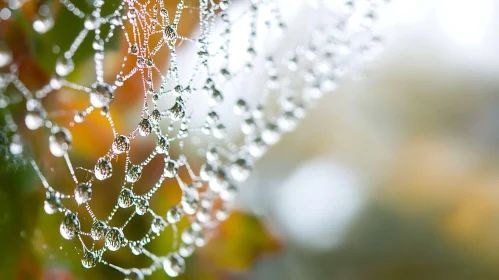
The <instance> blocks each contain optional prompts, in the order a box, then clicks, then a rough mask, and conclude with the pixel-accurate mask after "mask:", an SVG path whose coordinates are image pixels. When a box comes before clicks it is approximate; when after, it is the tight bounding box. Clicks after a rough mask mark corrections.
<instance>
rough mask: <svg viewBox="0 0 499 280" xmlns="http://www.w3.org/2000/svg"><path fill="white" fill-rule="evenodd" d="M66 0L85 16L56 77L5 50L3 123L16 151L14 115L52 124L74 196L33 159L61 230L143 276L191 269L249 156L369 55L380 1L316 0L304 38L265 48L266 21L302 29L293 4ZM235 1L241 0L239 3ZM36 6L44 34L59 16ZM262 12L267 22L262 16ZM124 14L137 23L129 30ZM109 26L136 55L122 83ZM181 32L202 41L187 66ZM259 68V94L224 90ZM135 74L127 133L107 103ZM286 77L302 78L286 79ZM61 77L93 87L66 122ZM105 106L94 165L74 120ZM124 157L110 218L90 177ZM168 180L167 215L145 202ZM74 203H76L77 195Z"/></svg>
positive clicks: (92, 261) (269, 25) (88, 250)
mask: <svg viewBox="0 0 499 280" xmlns="http://www.w3.org/2000/svg"><path fill="white" fill-rule="evenodd" d="M187 2H188V3H187ZM231 2H235V3H231ZM236 2H237V3H236ZM60 3H61V4H62V5H63V6H64V7H65V8H66V9H68V10H69V11H70V12H71V13H72V14H74V16H76V17H78V18H81V19H84V24H83V26H82V27H81V31H80V33H79V35H78V36H77V37H76V38H75V40H74V41H73V43H72V45H71V47H70V48H69V49H67V50H63V51H64V52H63V54H62V55H61V57H60V58H59V59H58V61H57V63H56V67H55V69H54V70H55V71H54V73H53V74H54V75H53V78H52V79H51V80H50V82H49V83H48V84H47V85H46V86H44V87H42V88H40V89H35V90H31V89H28V88H27V87H26V86H25V85H24V83H23V81H21V80H20V78H19V77H18V75H17V70H18V69H17V65H16V64H15V63H14V62H13V61H12V54H11V52H10V50H8V49H6V48H5V47H3V48H2V49H0V67H3V68H2V69H5V68H7V69H8V70H7V71H4V72H3V73H1V74H0V107H1V108H3V111H4V117H5V123H6V124H7V125H6V129H7V130H8V131H9V132H10V134H11V135H12V136H11V137H10V152H11V153H12V154H22V153H23V139H22V137H21V135H20V132H19V130H18V126H21V125H25V126H26V127H27V128H28V129H31V130H38V129H44V130H47V131H49V132H50V136H49V150H50V152H51V154H52V155H53V156H55V157H59V158H61V160H64V161H65V162H66V165H67V169H68V171H69V173H70V174H71V176H72V178H73V180H74V186H75V190H74V193H72V194H64V193H61V192H59V191H58V190H56V189H54V188H53V187H52V186H51V183H50V182H48V181H47V180H46V179H45V177H44V175H43V173H42V171H41V170H40V169H39V167H38V165H37V163H36V162H35V161H34V160H32V161H31V164H32V166H33V168H34V169H35V170H36V172H37V174H38V176H39V178H40V179H41V182H42V184H43V186H44V187H45V189H46V200H45V204H44V209H45V211H46V212H47V213H48V214H54V213H62V214H63V215H64V217H63V220H62V223H61V225H60V232H61V235H62V236H63V237H64V238H65V239H75V240H79V243H81V250H82V260H81V261H82V265H83V266H84V267H86V268H92V267H94V266H96V265H97V264H98V263H100V264H104V265H108V266H110V267H112V268H114V269H116V270H118V271H120V272H122V273H123V274H124V275H125V277H126V279H143V278H144V276H147V275H150V274H151V273H153V272H154V271H156V270H158V269H164V271H165V272H166V274H167V275H169V276H170V277H175V276H178V275H179V274H181V273H183V272H184V270H185V261H184V258H186V257H189V256H190V255H191V254H192V253H193V252H194V250H195V248H196V247H200V246H203V245H204V244H205V243H206V242H207V240H208V239H209V238H210V236H212V235H213V234H214V233H215V231H216V229H217V225H218V224H219V223H220V222H221V221H223V220H225V219H226V218H227V216H228V214H229V210H230V208H231V206H232V204H233V202H234V197H235V195H236V194H237V191H238V184H240V183H242V182H244V181H245V180H246V179H247V178H248V176H249V175H250V173H251V170H252V166H253V164H254V162H255V161H256V160H257V159H259V158H260V157H261V156H263V155H264V154H265V152H266V151H267V149H268V148H269V146H271V145H274V144H275V143H277V142H278V141H279V139H280V138H281V135H282V134H283V133H285V132H289V131H292V130H293V129H294V128H295V127H296V125H297V123H298V121H299V120H300V119H302V118H303V117H304V116H305V113H306V112H307V109H308V108H309V107H310V106H312V105H313V104H314V101H315V100H317V99H319V98H320V97H321V96H322V95H323V93H325V92H329V91H332V90H334V89H335V87H336V84H337V82H338V81H339V80H340V78H341V77H342V76H344V75H345V74H346V73H347V72H349V70H350V69H352V68H355V66H357V65H358V64H361V63H362V62H363V61H364V60H365V58H366V57H370V56H371V51H372V50H373V49H375V47H377V45H378V43H379V37H378V35H376V34H375V32H374V31H373V28H372V27H373V23H374V22H375V21H376V19H377V15H378V14H377V12H378V9H379V8H380V6H381V4H382V3H381V2H378V1H373V0H358V1H345V2H344V3H342V4H341V5H333V4H330V3H328V2H327V1H318V3H317V7H316V10H317V11H315V14H314V17H313V18H310V19H307V21H308V22H311V23H312V24H311V26H312V27H313V28H312V29H310V30H309V31H307V32H308V33H307V34H308V36H306V37H301V38H299V40H298V41H299V42H298V43H296V44H294V45H293V47H292V48H290V49H291V51H289V52H285V53H271V52H269V51H268V49H270V48H260V49H259V48H258V46H257V42H258V40H259V38H260V37H264V36H268V34H270V33H271V32H280V33H282V34H283V35H281V36H284V35H286V33H292V32H293V30H292V29H290V28H288V27H287V26H288V23H286V22H284V20H283V18H282V16H281V13H280V10H279V9H280V7H282V6H284V5H289V4H288V3H287V1H284V0H283V1H281V2H279V1H270V0H252V1H230V0H223V1H221V2H217V3H215V2H213V1H208V0H199V1H182V0H181V1H178V5H177V7H176V11H175V13H174V14H170V13H168V11H167V10H166V9H165V7H164V3H163V2H162V1H154V0H152V1H151V0H149V1H147V2H144V3H141V2H139V1H133V0H128V1H123V2H121V4H120V5H119V6H118V7H117V8H116V10H115V11H114V12H113V13H111V14H102V12H101V8H102V5H104V4H105V3H104V1H102V0H96V1H94V3H93V11H92V12H91V13H89V14H85V13H84V12H82V11H81V10H80V9H78V8H77V7H76V5H74V4H73V3H71V2H70V1H69V0H60ZM22 5H23V2H16V1H10V6H9V8H10V9H12V10H13V9H17V8H19V7H21V6H22ZM235 5H238V6H237V7H238V8H239V9H234V12H233V13H232V12H231V11H232V6H235ZM237 10H239V12H237ZM240 11H242V13H241V12H240ZM39 12H40V17H39V18H38V19H37V20H36V21H35V22H33V28H34V30H35V31H37V32H38V33H41V34H43V33H45V32H47V31H48V30H49V29H50V28H52V26H53V24H54V22H53V19H52V18H51V15H50V14H49V13H48V8H47V6H42V8H40V11H39ZM185 17H197V20H198V22H199V23H198V24H199V28H198V31H197V33H195V34H194V35H193V36H183V35H182V34H178V32H177V29H178V26H179V24H181V21H182V20H183V19H184V18H185ZM245 19H246V20H247V21H248V23H249V32H248V34H246V36H247V37H246V39H247V43H246V44H239V45H241V48H243V51H244V53H245V58H244V60H245V63H243V64H242V65H236V66H235V65H234V63H232V57H231V56H230V55H231V53H232V50H231V48H232V43H233V41H234V37H233V36H234V34H233V26H234V25H235V24H236V23H237V22H238V21H243V20H245ZM354 21H356V22H358V23H359V24H357V25H356V27H352V25H353V24H352V22H354ZM262 22H263V23H264V24H265V28H261V23H262ZM126 25H130V26H131V30H132V32H131V33H129V32H128V31H127V29H126V28H125V26H126ZM104 26H108V27H109V28H107V30H109V31H108V32H107V34H104V33H103V32H101V29H102V28H103V27H104ZM113 36H124V38H125V39H126V42H127V43H128V53H127V54H126V56H125V57H123V64H122V66H121V67H122V70H121V71H120V72H119V74H118V75H117V77H116V78H115V79H114V81H105V80H104V65H103V61H104V56H105V55H106V45H107V43H108V42H109V41H110V39H111V38H112V37H113ZM88 38H90V40H92V41H93V44H92V47H93V49H94V59H93V61H94V66H95V68H94V69H95V82H94V83H92V84H90V85H80V84H76V83H73V82H71V81H69V80H67V79H66V78H65V77H66V76H67V75H68V74H70V73H71V72H72V71H73V70H74V69H75V67H78V65H74V63H73V60H72V58H73V55H74V54H75V53H76V52H78V49H79V47H80V45H81V43H82V42H83V41H84V40H85V39H88ZM153 38H156V39H153ZM152 42H157V43H152ZM181 44H188V45H189V48H191V49H193V51H190V52H192V53H190V57H191V58H193V59H192V61H194V63H193V64H192V65H191V66H186V65H184V64H182V63H180V62H179V60H178V56H177V49H178V48H179V45H181ZM162 48H167V49H168V51H169V54H170V55H169V58H168V60H169V61H168V60H167V61H165V60H166V59H165V58H164V57H163V58H162V57H159V56H156V54H157V53H158V51H160V50H161V49H162ZM189 48H187V49H189ZM133 56H136V59H134V60H135V61H136V65H133V67H131V70H130V71H126V70H125V69H128V68H130V67H128V68H127V67H126V66H127V65H128V64H127V61H128V60H129V58H130V57H133ZM261 62H264V63H261ZM258 63H260V64H264V65H265V68H264V69H258V68H257V67H256V65H257V64H258ZM162 64H168V65H169V66H168V68H167V71H165V72H162V71H161V70H160V68H161V67H158V65H162ZM186 68H188V69H186ZM257 71H258V72H257ZM255 72H256V73H260V75H261V76H263V78H264V79H265V80H266V81H267V82H266V83H265V87H264V88H263V89H262V90H261V91H262V94H260V95H258V96H256V97H246V96H244V95H243V94H241V96H237V97H236V98H232V99H230V98H227V96H226V94H225V92H228V93H232V94H236V95H237V93H235V92H234V87H233V84H234V83H239V82H241V81H243V80H244V78H245V77H244V76H245V75H248V73H250V74H251V73H255ZM186 73H187V74H186ZM135 75H139V76H140V78H141V79H142V82H143V92H144V93H143V95H144V100H143V106H142V110H141V117H140V120H138V125H137V126H136V128H135V129H133V130H132V131H131V132H130V133H129V134H122V133H123V132H118V131H116V129H115V126H114V123H113V118H112V117H111V113H110V112H111V111H112V110H113V104H112V102H113V99H114V92H115V90H116V89H117V88H119V87H121V86H123V85H124V84H125V83H127V80H128V79H130V78H131V77H133V76H135ZM290 76H293V77H297V78H294V79H293V80H291V79H289V78H288V77H290ZM9 85H13V87H14V88H15V89H16V91H17V92H18V93H20V94H21V95H22V98H20V99H16V98H15V96H13V95H12V94H11V95H7V91H6V88H7V87H8V86H9ZM61 88H69V89H72V90H75V91H78V92H81V93H82V94H87V95H89V105H88V107H87V108H86V109H84V110H75V111H73V112H69V113H70V114H73V115H74V121H72V122H70V123H57V122H56V121H55V120H54V118H53V117H52V116H53V115H54V114H55V113H54V112H48V109H47V108H46V107H45V106H44V105H43V104H42V101H43V100H44V98H45V97H46V96H47V95H48V94H50V93H52V92H56V91H58V90H60V89H61ZM231 89H232V92H231ZM165 98H171V99H172V100H174V101H173V105H171V106H169V108H162V104H164V103H165V101H164V100H163V99H165ZM16 100H17V101H16ZM255 100H256V101H255ZM16 102H23V103H25V105H26V108H27V114H26V117H25V123H24V124H16V123H15V121H14V118H13V117H12V115H11V114H10V113H9V111H8V108H9V106H10V105H12V104H14V103H16ZM196 103H197V105H196ZM227 103H230V104H228V106H229V107H233V112H229V113H227V112H225V113H224V114H225V115H223V116H222V114H219V113H218V112H217V111H218V110H219V108H222V106H227V105H226V104H227ZM199 104H202V105H201V106H200V105H199ZM163 107H164V106H163ZM98 110H99V111H100V114H101V115H102V116H103V117H105V118H106V119H107V120H108V122H109V127H110V129H111V130H112V132H113V134H114V141H113V143H112V145H111V147H109V150H108V152H107V153H106V154H105V155H102V157H100V158H99V159H97V160H96V163H95V166H93V167H90V169H86V168H84V167H76V166H74V164H73V161H72V160H71V144H72V141H73V140H72V137H71V134H70V132H69V130H68V129H67V128H66V127H67V126H69V127H72V126H76V125H79V124H80V123H83V122H85V118H86V116H87V115H89V114H92V113H97V112H96V111H98ZM226 111H227V110H226ZM231 111H232V110H231ZM231 119H236V120H237V121H236V124H237V125H236V126H237V132H238V133H239V135H240V137H239V138H237V137H229V134H228V129H229V128H228V127H227V126H226V120H231ZM137 138H155V141H156V147H155V149H154V150H153V151H152V152H151V154H150V155H149V157H147V158H146V159H145V160H144V161H142V162H132V161H131V159H130V157H129V153H130V146H131V143H132V142H133V141H134V140H135V139H137ZM76 140H77V141H80V140H78V139H76ZM83 141H84V140H83ZM187 145H191V146H192V147H194V148H195V149H196V154H192V155H189V156H187V155H186V154H183V153H182V151H183V150H186V149H187V148H184V146H187ZM173 147H175V149H177V150H178V151H180V152H179V153H177V157H176V158H173V157H174V155H173V154H174V153H172V154H170V150H171V149H173ZM189 148H191V147H189ZM191 150H193V149H191ZM118 155H124V157H125V174H123V181H124V182H123V184H122V186H121V191H120V194H119V196H118V198H117V199H116V198H112V199H116V200H115V201H116V204H115V206H114V208H113V210H112V211H111V213H109V215H108V216H107V217H97V216H96V215H95V214H94V213H93V211H92V208H91V206H90V204H91V198H92V184H93V183H94V182H97V181H103V180H106V179H108V178H109V177H111V176H117V174H113V161H112V160H113V159H114V160H117V158H118ZM196 156H197V157H199V158H202V161H203V162H204V164H203V165H202V166H201V167H200V168H199V170H194V169H193V168H191V166H190V164H189V161H190V160H189V159H188V158H190V157H196ZM157 157H160V158H163V160H164V167H163V171H162V174H161V176H160V178H159V179H158V180H157V182H156V184H154V185H153V186H151V188H150V189H149V191H148V192H146V193H145V194H140V195H139V194H137V193H135V192H134V183H136V182H137V181H138V180H139V179H140V177H141V175H142V170H143V168H145V167H146V166H147V165H148V164H149V163H150V162H151V161H152V160H153V159H154V158H157ZM181 168H185V169H186V171H187V173H188V175H189V177H190V178H189V179H188V180H186V179H185V178H181V177H180V176H179V169H181ZM77 170H83V171H84V174H83V175H85V176H77V175H78V174H77V172H76V171H77ZM115 173H116V172H115ZM169 180H176V181H177V185H178V187H179V188H180V189H181V191H182V197H181V200H180V201H179V202H178V204H177V205H176V206H174V207H172V208H171V209H170V210H168V211H167V213H156V212H154V209H152V208H151V207H149V202H150V199H151V198H152V197H153V196H154V194H155V193H156V192H157V191H158V189H159V188H161V187H162V186H163V185H164V182H166V181H169ZM185 181H189V182H185ZM110 200H111V199H110ZM73 201H76V204H77V205H78V206H79V207H70V205H73V206H74V202H73ZM63 202H64V203H63ZM70 208H71V209H70ZM120 208H134V211H133V212H132V214H131V215H130V217H129V218H128V220H127V221H126V222H125V223H124V224H123V225H121V226H119V227H115V226H111V225H110V224H111V221H112V220H113V216H114V215H115V213H116V212H117V211H119V209H120ZM85 211H86V212H87V214H88V215H89V216H90V218H91V219H92V226H91V227H90V228H83V227H82V225H81V224H80V218H79V217H81V216H82V215H83V214H82V213H83V212H85ZM144 215H150V216H151V217H152V223H151V226H150V229H149V230H148V232H147V233H146V234H145V235H144V236H143V238H141V239H139V240H129V239H128V238H127V237H126V236H125V234H124V233H123V230H124V229H125V228H126V226H127V224H128V222H130V221H131V220H132V218H133V217H135V216H144ZM182 218H186V219H187V220H188V222H189V226H187V227H185V228H184V229H182V231H181V232H179V233H177V227H176V224H177V223H178V222H179V221H180V220H181V219H182ZM170 229H171V230H172V231H173V235H174V242H173V245H172V248H171V250H170V253H169V254H167V255H166V256H158V255H155V254H153V253H152V252H150V251H149V249H148V244H149V243H150V242H151V241H152V240H154V239H155V238H157V237H159V236H160V235H161V234H162V233H163V232H164V231H165V230H170ZM85 237H87V239H85V240H84V238H85ZM86 240H90V241H86ZM98 240H104V242H103V243H104V244H103V245H102V242H101V243H100V244H101V245H100V246H99V245H98V242H97V241H98ZM118 250H131V252H132V253H133V254H135V255H145V256H146V257H148V258H149V259H150V260H151V265H150V266H149V267H144V268H136V267H135V268H122V267H119V266H118V265H116V264H112V263H109V262H108V261H106V252H107V251H118Z"/></svg>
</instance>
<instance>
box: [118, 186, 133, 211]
mask: <svg viewBox="0 0 499 280" xmlns="http://www.w3.org/2000/svg"><path fill="white" fill-rule="evenodd" d="M133 198H134V196H133V192H132V191H131V190H130V189H127V188H123V189H121V192H120V195H119V196H118V206H119V207H121V208H128V207H130V206H132V204H133Z"/></svg>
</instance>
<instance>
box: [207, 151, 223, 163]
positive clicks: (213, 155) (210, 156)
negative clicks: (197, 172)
mask: <svg viewBox="0 0 499 280" xmlns="http://www.w3.org/2000/svg"><path fill="white" fill-rule="evenodd" d="M219 159H220V152H219V151H218V149H217V147H211V148H210V149H208V151H206V160H207V161H208V162H213V163H216V162H218V161H219Z"/></svg>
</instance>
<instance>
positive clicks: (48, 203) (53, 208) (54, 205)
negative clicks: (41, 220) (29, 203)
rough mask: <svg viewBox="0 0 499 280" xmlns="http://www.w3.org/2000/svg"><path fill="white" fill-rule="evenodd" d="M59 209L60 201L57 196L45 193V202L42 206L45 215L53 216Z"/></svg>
mask: <svg viewBox="0 0 499 280" xmlns="http://www.w3.org/2000/svg"><path fill="white" fill-rule="evenodd" d="M60 208H61V199H60V198H59V196H58V195H56V194H54V193H53V192H47V195H46V198H45V202H44V204H43V209H44V210H45V213H47V214H54V213H56V212H59V210H60Z"/></svg>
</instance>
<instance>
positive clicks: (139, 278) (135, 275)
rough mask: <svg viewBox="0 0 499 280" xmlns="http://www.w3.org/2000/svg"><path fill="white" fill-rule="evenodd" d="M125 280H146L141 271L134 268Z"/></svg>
mask: <svg viewBox="0 0 499 280" xmlns="http://www.w3.org/2000/svg"><path fill="white" fill-rule="evenodd" d="M125 280H144V274H143V273H142V272H141V271H140V270H139V269H137V268H132V269H130V272H128V274H127V275H126V276H125Z"/></svg>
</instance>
